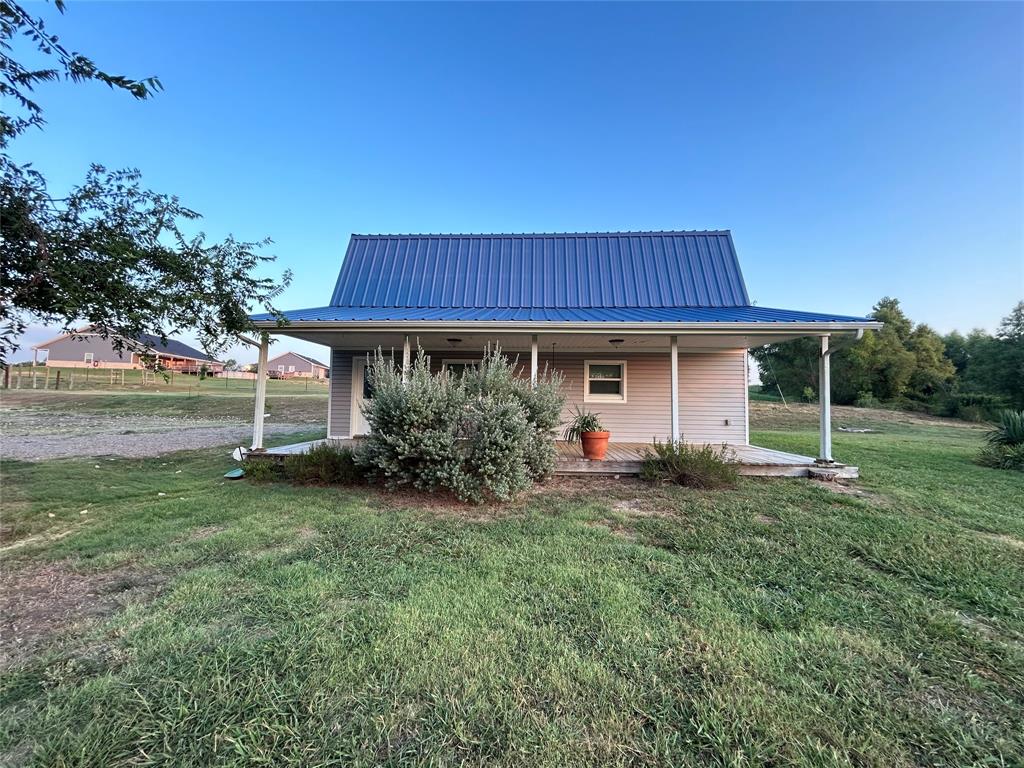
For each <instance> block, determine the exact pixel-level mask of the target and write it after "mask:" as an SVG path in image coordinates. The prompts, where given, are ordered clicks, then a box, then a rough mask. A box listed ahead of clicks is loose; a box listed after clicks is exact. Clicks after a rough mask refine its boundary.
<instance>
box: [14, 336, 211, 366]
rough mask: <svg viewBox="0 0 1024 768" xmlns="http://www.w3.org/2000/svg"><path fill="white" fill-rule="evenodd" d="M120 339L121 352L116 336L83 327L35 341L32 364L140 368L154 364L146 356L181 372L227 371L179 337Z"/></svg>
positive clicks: (160, 364)
mask: <svg viewBox="0 0 1024 768" xmlns="http://www.w3.org/2000/svg"><path fill="white" fill-rule="evenodd" d="M121 338H122V340H123V342H124V348H123V349H121V350H120V351H118V350H117V349H115V348H114V337H113V336H110V337H107V338H103V336H101V335H100V334H99V333H96V332H94V331H92V330H90V329H89V328H84V329H82V330H80V331H76V332H75V333H73V334H70V333H65V334H63V335H61V336H58V337H57V338H55V339H50V340H49V341H47V342H44V343H43V344H36V345H35V346H34V347H32V349H33V356H32V360H33V363H36V364H38V363H42V364H43V365H49V366H53V367H56V368H122V369H138V368H148V367H152V364H151V363H147V361H146V360H145V359H144V358H145V357H150V358H152V359H153V360H155V361H156V362H157V364H158V365H159V367H160V368H163V369H166V370H170V371H176V372H180V373H199V372H200V371H205V372H206V373H208V374H210V375H217V374H219V373H221V372H223V370H224V363H222V362H220V361H219V360H214V359H213V358H212V357H210V356H209V355H207V354H205V353H204V352H201V351H200V350H198V349H195V348H193V347H190V346H189V345H188V344H185V343H183V342H180V341H177V340H176V339H168V340H167V341H166V343H165V342H163V341H161V340H160V337H159V336H153V335H151V334H143V335H141V336H139V337H138V338H135V339H125V338H124V337H121ZM40 353H42V354H40ZM41 357H42V358H43V359H42V360H40V358H41Z"/></svg>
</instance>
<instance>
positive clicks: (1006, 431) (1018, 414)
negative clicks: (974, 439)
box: [985, 411, 1024, 446]
mask: <svg viewBox="0 0 1024 768" xmlns="http://www.w3.org/2000/svg"><path fill="white" fill-rule="evenodd" d="M985 441H986V442H987V443H988V444H989V445H1007V446H1017V445H1021V444H1022V443H1024V411H1003V412H1002V413H1000V414H999V420H998V421H997V422H996V425H995V426H994V427H993V428H992V429H990V430H989V431H988V432H987V433H986V434H985Z"/></svg>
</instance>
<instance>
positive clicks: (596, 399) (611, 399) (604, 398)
mask: <svg viewBox="0 0 1024 768" xmlns="http://www.w3.org/2000/svg"><path fill="white" fill-rule="evenodd" d="M592 365H621V366H622V378H621V379H610V381H621V382H622V395H621V396H620V395H592V394H590V366H592ZM627 378H628V374H627V373H626V361H625V360H600V359H598V360H584V361H583V402H584V403H625V402H628V401H627V400H626V379H627ZM605 381H609V379H605Z"/></svg>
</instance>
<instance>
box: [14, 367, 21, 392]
mask: <svg viewBox="0 0 1024 768" xmlns="http://www.w3.org/2000/svg"><path fill="white" fill-rule="evenodd" d="M14 388H15V389H21V371H18V375H17V376H15V377H14Z"/></svg>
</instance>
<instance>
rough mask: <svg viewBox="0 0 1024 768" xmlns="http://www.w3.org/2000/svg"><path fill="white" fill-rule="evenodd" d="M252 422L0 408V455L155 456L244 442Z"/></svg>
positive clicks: (274, 431) (292, 427)
mask: <svg viewBox="0 0 1024 768" xmlns="http://www.w3.org/2000/svg"><path fill="white" fill-rule="evenodd" d="M309 429H310V425H309V424H274V423H272V422H267V424H266V425H265V427H264V434H266V435H278V434H287V433H289V432H301V431H304V430H305V431H308V430H309ZM251 442H252V426H251V425H248V424H242V423H231V422H225V421H210V420H198V419H187V418H168V417H161V416H145V417H142V416H113V417H112V416H110V415H104V414H101V413H87V412H85V413H83V412H75V411H53V410H44V409H41V408H24V409H22V408H17V409H14V408H0V455H2V456H3V458H5V459H20V460H22V461H42V460H45V459H58V458H65V457H68V456H129V457H135V456H158V455H159V454H162V453H170V452H172V451H183V450H189V449H195V448H209V447H212V446H217V445H230V444H232V443H234V444H236V445H245V446H248V445H250V444H251Z"/></svg>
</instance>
